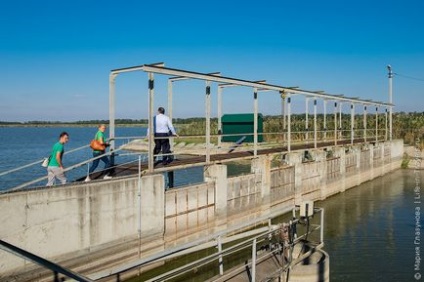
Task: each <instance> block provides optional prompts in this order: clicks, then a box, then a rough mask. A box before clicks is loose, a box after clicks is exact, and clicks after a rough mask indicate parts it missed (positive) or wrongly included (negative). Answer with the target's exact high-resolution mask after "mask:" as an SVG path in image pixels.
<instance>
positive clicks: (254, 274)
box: [250, 238, 256, 282]
mask: <svg viewBox="0 0 424 282" xmlns="http://www.w3.org/2000/svg"><path fill="white" fill-rule="evenodd" d="M251 272H252V279H251V280H250V281H251V282H255V281H256V238H255V239H254V240H253V244H252V271H251Z"/></svg>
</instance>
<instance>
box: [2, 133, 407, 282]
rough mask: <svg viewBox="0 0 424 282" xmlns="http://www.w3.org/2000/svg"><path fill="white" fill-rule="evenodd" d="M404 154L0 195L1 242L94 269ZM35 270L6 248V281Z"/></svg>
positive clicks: (298, 157) (368, 174) (222, 168)
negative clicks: (194, 180)
mask: <svg viewBox="0 0 424 282" xmlns="http://www.w3.org/2000/svg"><path fill="white" fill-rule="evenodd" d="M306 156H307V157H306ZM402 156H403V141H402V140H394V141H392V142H385V143H378V144H375V145H373V144H362V145H354V146H346V147H329V148H327V149H325V150H323V149H319V150H309V151H308V154H306V153H305V151H297V152H290V153H287V152H284V153H280V154H275V155H267V156H260V157H258V158H255V159H252V160H251V173H248V174H245V175H240V176H235V177H228V176H227V166H226V165H224V164H214V165H211V166H207V167H205V169H204V182H203V183H199V184H197V185H191V186H186V187H179V188H176V189H169V190H167V191H165V189H164V187H165V179H164V175H163V174H153V175H143V176H142V177H141V178H138V177H137V176H133V177H122V178H115V179H112V180H108V181H95V182H89V183H81V184H67V185H63V186H56V187H53V188H41V189H40V188H39V189H33V190H28V191H20V192H13V193H8V194H2V195H0V226H1V227H0V239H1V240H4V241H6V242H8V243H11V244H13V245H16V246H18V247H20V248H23V249H25V250H27V251H29V252H32V253H35V254H37V255H39V256H41V257H44V258H47V259H49V260H52V261H54V262H57V263H59V264H61V265H63V266H65V267H69V268H71V269H73V270H75V271H78V272H81V273H84V274H85V275H89V274H90V273H94V272H97V271H100V270H104V269H107V268H109V267H111V266H114V265H118V264H122V263H124V262H126V261H131V260H134V259H136V258H142V257H144V256H147V255H149V254H152V253H154V252H157V251H160V250H164V249H166V248H168V247H170V246H175V245H178V244H181V243H185V242H189V241H191V240H193V239H196V238H200V237H201V236H205V235H207V234H210V233H211V232H217V231H219V230H224V229H226V228H231V227H232V226H235V225H237V224H239V223H240V222H245V221H247V220H251V219H255V218H258V217H261V216H264V215H265V216H266V215H272V214H273V213H275V212H276V211H283V212H284V211H286V212H288V211H290V210H291V209H292V208H293V206H294V205H295V204H299V203H300V202H302V201H304V200H313V201H316V200H323V199H325V198H327V197H329V196H331V195H334V194H336V193H340V192H343V191H345V190H346V189H349V188H352V187H354V186H357V185H359V184H361V183H363V182H365V181H368V180H372V179H374V178H376V177H378V176H381V175H383V174H386V173H389V172H390V171H393V170H395V169H398V168H400V164H401V161H402ZM276 159H278V160H279V165H273V161H274V160H276ZM34 269H39V268H38V266H36V265H34V264H33V263H30V262H27V261H25V260H23V259H21V258H18V257H16V256H14V255H12V254H9V253H8V252H5V251H2V250H0V280H1V281H2V280H5V281H6V280H7V281H13V279H16V280H15V281H25V279H27V280H28V281H29V280H31V281H34V277H32V278H31V279H29V278H27V277H29V276H28V275H29V274H28V273H30V272H32V273H34V272H33V271H34ZM32 275H34V274H32ZM41 276H42V275H41V274H40V277H41ZM12 277H15V278H13V279H12ZM40 279H41V278H40Z"/></svg>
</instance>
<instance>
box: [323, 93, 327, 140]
mask: <svg viewBox="0 0 424 282" xmlns="http://www.w3.org/2000/svg"><path fill="white" fill-rule="evenodd" d="M323 108H324V125H323V126H324V140H327V100H325V99H324V100H323Z"/></svg>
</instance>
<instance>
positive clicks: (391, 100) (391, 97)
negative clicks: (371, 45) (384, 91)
mask: <svg viewBox="0 0 424 282" xmlns="http://www.w3.org/2000/svg"><path fill="white" fill-rule="evenodd" d="M387 69H388V70H389V103H390V104H392V105H393V92H392V91H393V88H392V80H393V72H392V67H391V66H390V65H388V66H387ZM392 105H391V106H390V107H389V110H390V113H389V140H390V141H392V138H393V117H392V115H393V106H392Z"/></svg>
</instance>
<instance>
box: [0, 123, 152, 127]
mask: <svg viewBox="0 0 424 282" xmlns="http://www.w3.org/2000/svg"><path fill="white" fill-rule="evenodd" d="M99 124H101V123H92V124H91V123H87V124H79V123H52V124H35V123H14V124H0V127H97V126H99ZM147 126H148V125H147V124H144V123H132V124H120V123H117V124H115V127H147Z"/></svg>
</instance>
